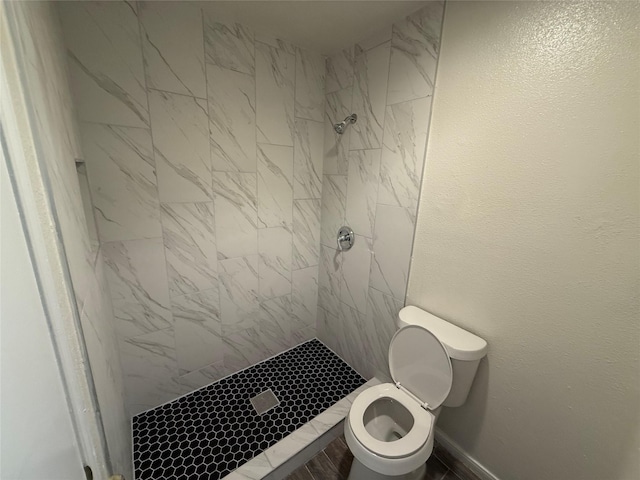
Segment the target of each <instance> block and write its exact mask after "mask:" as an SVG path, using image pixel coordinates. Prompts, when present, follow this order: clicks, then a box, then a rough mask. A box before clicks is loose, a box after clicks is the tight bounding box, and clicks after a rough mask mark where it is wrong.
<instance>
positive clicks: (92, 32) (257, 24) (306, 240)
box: [8, 1, 444, 480]
mask: <svg viewBox="0 0 640 480" xmlns="http://www.w3.org/2000/svg"><path fill="white" fill-rule="evenodd" d="M304 3H308V4H309V5H308V6H307V8H308V9H309V11H308V12H309V13H308V15H309V16H313V15H315V14H317V13H318V12H317V11H316V10H315V9H316V8H322V9H324V10H322V11H323V12H324V13H325V15H324V17H323V18H328V16H329V15H328V13H331V14H332V15H336V16H339V15H341V9H342V8H347V10H346V11H347V12H351V13H350V15H351V16H352V17H353V18H355V17H356V16H357V15H355V14H354V12H356V13H357V12H362V8H364V7H365V6H366V5H365V4H364V3H363V2H353V3H360V4H361V5H360V7H357V6H353V5H351V6H350V5H349V2H342V3H340V4H338V3H337V2H304ZM321 3H323V4H324V6H323V7H320V6H319V5H318V4H321ZM365 3H369V2H365ZM370 3H371V4H374V3H376V4H378V6H377V7H375V8H373V6H372V5H369V6H368V8H369V10H371V11H372V12H374V13H375V12H378V17H379V18H378V20H377V23H375V22H374V23H375V24H374V23H372V24H371V25H369V26H362V25H361V26H360V29H359V30H358V29H354V31H355V32H361V33H362V38H359V37H358V38H356V37H353V35H355V34H353V33H352V37H350V38H349V39H348V40H346V42H347V43H345V44H344V45H340V46H339V48H336V46H335V45H333V46H331V47H327V46H326V43H317V44H316V43H314V42H313V41H309V40H308V39H305V38H303V36H301V37H300V38H298V37H296V34H295V29H286V28H284V27H281V25H282V22H279V21H276V19H275V18H274V16H275V15H280V16H283V17H284V16H286V15H287V14H288V10H287V9H289V8H291V7H290V6H288V2H265V4H268V5H269V8H267V7H265V5H263V4H262V2H130V1H114V2H92V1H87V2H56V3H55V4H53V3H50V4H47V3H34V4H31V5H29V4H25V5H19V4H14V5H13V6H11V8H10V9H8V18H9V23H11V24H12V25H13V28H12V35H13V36H14V42H15V43H16V44H18V43H21V44H22V45H23V46H22V47H21V48H23V49H24V50H23V51H21V52H20V56H21V61H22V68H23V69H24V72H23V73H24V79H25V82H26V83H27V85H25V90H27V95H26V96H27V97H28V98H29V101H30V103H31V107H32V111H33V112H34V122H33V123H34V125H35V128H36V129H38V128H39V129H40V135H39V138H40V140H41V141H42V142H43V149H42V153H43V155H42V159H41V162H42V165H43V168H44V170H46V171H45V173H44V174H45V175H46V176H47V178H48V179H49V182H48V185H47V188H48V189H49V191H50V194H51V196H52V209H53V211H54V212H55V215H54V217H56V218H57V222H58V226H57V228H58V231H59V234H60V237H61V239H62V247H61V250H62V251H64V252H66V256H65V257H64V262H63V263H65V265H66V267H65V268H67V272H68V277H69V279H68V280H69V285H70V288H71V291H72V297H73V299H72V300H73V302H72V303H73V308H74V309H75V312H76V313H75V316H76V318H77V322H78V331H81V332H82V335H83V339H84V340H83V341H84V345H85V347H84V348H85V350H86V351H85V355H86V357H87V358H88V362H89V364H90V371H89V372H88V378H89V380H88V382H89V384H90V385H91V387H92V389H93V390H92V391H93V398H94V403H95V405H94V406H95V409H96V412H97V418H99V419H100V422H99V427H100V429H101V438H103V440H104V442H103V443H104V448H105V451H106V452H107V453H106V455H107V457H108V462H107V464H106V465H105V469H108V470H110V471H111V472H110V473H122V474H124V475H125V477H126V478H128V479H129V478H136V479H138V480H143V479H151V478H153V479H154V480H160V479H161V478H167V479H168V478H175V477H176V476H179V475H180V474H184V472H187V473H189V472H192V470H190V469H193V475H195V474H196V473H197V472H200V470H197V469H198V468H201V469H202V472H204V471H206V472H209V473H208V475H211V476H210V477H206V478H216V479H218V478H224V477H225V476H226V475H227V474H229V473H230V472H232V471H233V470H235V469H236V468H237V467H238V466H241V465H243V464H245V463H246V462H251V461H253V462H254V463H255V462H256V461H257V460H256V459H262V460H263V461H264V462H266V464H269V467H270V468H271V470H269V468H268V467H265V468H266V470H264V472H266V473H264V475H267V473H268V472H267V470H269V472H271V471H273V470H275V468H276V467H277V465H276V462H275V461H273V457H270V456H269V452H270V451H271V450H270V449H272V448H276V446H277V445H278V444H282V442H286V441H287V438H289V437H288V436H290V435H294V434H295V432H298V431H302V432H304V429H305V428H311V427H307V426H308V425H310V422H312V420H314V419H315V418H316V417H318V418H319V416H320V415H322V414H323V412H325V414H326V415H329V414H328V413H326V412H333V413H332V414H333V415H334V417H335V418H333V420H332V421H331V422H328V423H325V426H326V425H328V426H327V428H326V429H325V431H326V430H328V429H329V427H330V426H333V425H336V424H337V423H338V422H339V421H340V419H341V418H343V417H344V415H345V413H346V411H348V401H347V403H346V404H345V403H342V404H341V403H340V402H341V401H342V400H343V399H345V398H349V395H352V394H353V392H354V391H356V389H358V388H360V387H361V386H362V385H363V384H364V383H365V382H366V381H367V380H369V379H372V378H373V377H379V378H383V377H385V376H387V375H388V372H387V361H386V356H387V347H388V343H389V340H390V338H391V336H392V335H393V333H394V328H395V327H394V319H395V316H396V314H397V312H398V311H399V309H400V308H401V307H402V306H403V305H404V302H405V292H406V286H407V279H408V272H409V264H410V257H411V249H412V242H413V234H414V227H415V219H416V211H417V204H418V192H419V189H420V184H421V181H422V171H423V165H424V156H425V150H426V141H427V131H428V127H429V119H430V109H431V99H432V95H433V91H434V81H435V73H436V65H437V59H438V52H439V41H440V30H441V25H442V18H443V13H444V3H443V2H439V1H430V2H370ZM300 8H302V7H300ZM357 8H360V9H361V10H357ZM252 9H253V11H252ZM329 9H334V11H333V12H330V11H329ZM354 9H356V10H354ZM376 9H377V10H376ZM353 21H355V20H353ZM278 25H280V27H278ZM278 28H284V30H283V31H278ZM345 38H348V37H345ZM298 41H299V42H300V43H297V42H298ZM25 45H26V46H25ZM29 45H32V47H29ZM340 119H344V120H342V121H341V120H340ZM336 122H338V123H336ZM53 126H56V128H55V129H54V128H53ZM344 225H348V226H349V228H348V229H347V230H345V231H346V233H344V232H345V231H341V227H343V226H344ZM339 231H340V232H341V233H340V235H342V237H341V238H338V236H339ZM347 234H348V237H349V238H348V240H349V243H350V247H351V248H349V249H346V248H342V246H341V245H342V243H343V241H346V237H344V235H347ZM341 240H342V241H341ZM301 365H302V366H303V367H304V368H301V367H300V366H301ZM305 382H306V383H305ZM309 382H311V383H309ZM314 382H315V383H314ZM225 388H226V390H225ZM296 390H301V391H300V392H298V393H295V391H296ZM268 392H271V396H269V393H268ZM262 394H265V396H261V395H262ZM259 396H260V398H258V399H255V398H254V397H256V398H257V397H259ZM272 397H273V398H272ZM233 398H235V399H236V400H237V401H236V403H234V401H232V400H233ZM238 399H244V400H242V401H243V402H245V400H246V402H245V403H242V402H240V400H238ZM252 400H254V402H253V403H251V401H252ZM261 400H263V401H265V402H266V403H265V405H266V406H265V407H264V408H265V409H263V410H260V408H259V403H260V401H261ZM238 402H240V403H238ZM269 402H271V403H269ZM241 403H242V404H241ZM234 405H235V406H234ZM257 405H258V410H257V411H256V410H255V407H256V406H257ZM301 405H305V406H306V407H305V408H302V407H301ZM335 405H341V407H340V408H339V409H338V410H331V408H332V407H334V406H335ZM345 405H346V411H345ZM245 408H246V409H245ZM251 408H254V410H251ZM278 409H279V410H278ZM287 409H289V410H287ZM185 411H188V412H189V414H188V415H186V416H187V417H189V421H194V422H195V421H197V422H199V423H198V425H203V424H204V425H207V426H208V427H209V428H208V429H207V428H204V427H203V428H204V429H205V430H207V431H210V430H215V429H216V428H217V427H216V425H218V423H216V422H222V423H220V425H222V424H224V422H226V421H228V420H229V419H232V418H234V417H239V416H245V417H247V418H248V417H251V418H252V419H253V420H251V418H250V419H249V420H247V422H249V421H253V422H255V428H256V429H258V430H259V432H258V433H256V432H255V431H253V433H251V432H252V430H251V429H252V428H253V427H252V425H253V424H249V423H245V424H244V426H243V425H241V424H239V426H238V428H237V429H235V430H233V429H231V430H229V429H226V430H225V429H222V428H221V429H220V431H223V430H224V432H223V433H224V434H225V435H226V437H225V436H224V435H223V436H222V437H219V438H216V439H214V440H215V442H218V443H215V445H214V444H213V443H210V444H207V445H209V446H208V447H202V446H194V445H192V443H193V441H194V440H196V439H198V438H199V437H198V436H199V435H200V434H201V433H202V432H201V430H198V429H197V428H195V427H194V428H190V427H189V425H187V424H181V425H178V424H177V423H176V422H178V420H179V418H182V419H183V420H184V418H185ZM198 412H199V413H198ZM269 412H271V413H269ZM274 412H275V413H274ZM276 413H277V415H276ZM281 414H282V415H281ZM194 415H195V416H196V417H197V418H196V417H194ZM269 415H272V417H273V418H271V417H269ZM252 416H255V418H253V417H252ZM131 419H133V423H132V425H133V437H132V431H131V427H130V421H131ZM225 419H226V420H225ZM291 419H293V420H291ZM163 422H164V423H163ZM231 423H233V421H231ZM240 423H241V422H240ZM169 424H171V425H173V426H169ZM283 425H284V426H285V428H281V427H283ZM316 426H317V425H316ZM172 428H173V430H172ZM312 430H313V429H312ZM321 430H322V429H320V428H315V430H313V431H314V432H315V434H316V435H315V437H314V438H317V437H320V436H321V435H322V433H324V432H323V431H321ZM225 432H226V433H225ZM228 432H231V433H228ZM239 432H244V433H239ZM202 435H204V434H202ZM239 435H241V436H242V438H238V436H239ZM132 438H133V443H134V445H133V449H131V441H132ZM207 438H208V437H207ZM299 438H300V437H298V439H299ZM210 440H211V439H210ZM214 440H211V441H212V442H213V441H214ZM309 442H311V440H309ZM185 445H187V446H188V448H187V446H185ZM234 445H235V446H234ZM156 447H157V448H156ZM214 447H215V448H214ZM196 448H199V449H202V448H205V449H206V448H208V449H209V451H208V453H203V452H202V451H201V450H200V451H198V452H199V453H202V455H196V454H194V453H193V452H194V451H195V450H194V449H196ZM132 451H133V459H132V457H131V452H132ZM171 452H173V453H171ZM180 452H182V453H180ZM189 452H191V453H189ZM265 452H266V453H265ZM289 453H291V455H292V454H294V453H296V451H295V450H294V451H292V452H289ZM169 457H171V458H175V457H179V458H180V460H179V461H176V464H175V465H173V464H171V465H165V464H164V463H163V461H164V460H166V458H169ZM189 458H191V459H193V458H201V459H206V460H201V461H200V463H199V464H197V465H196V464H192V465H191V466H189V463H188V462H189V460H188V459H189ZM287 458H288V457H287ZM282 461H283V460H281V461H280V463H282ZM158 463H159V464H162V468H160V467H158ZM202 465H204V466H202ZM247 465H248V463H247ZM177 466H180V468H182V469H183V470H176V468H177ZM156 467H157V468H156ZM169 467H171V468H173V470H171V469H170V468H169ZM180 472H182V473H180ZM202 472H201V473H202ZM203 478H204V477H203ZM260 478H262V477H260Z"/></svg>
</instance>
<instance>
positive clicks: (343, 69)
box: [325, 47, 353, 93]
mask: <svg viewBox="0 0 640 480" xmlns="http://www.w3.org/2000/svg"><path fill="white" fill-rule="evenodd" d="M351 85H353V47H351V48H347V49H345V50H342V51H341V52H338V53H336V54H334V55H331V56H330V57H327V60H326V79H325V91H326V93H331V92H335V91H337V90H342V89H343V88H346V87H350V86H351Z"/></svg>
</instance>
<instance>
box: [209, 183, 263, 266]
mask: <svg viewBox="0 0 640 480" xmlns="http://www.w3.org/2000/svg"><path fill="white" fill-rule="evenodd" d="M212 178H213V196H214V208H215V222H216V239H217V247H218V258H223V259H224V258H235V257H242V256H246V255H255V254H257V253H258V206H257V197H256V194H257V182H256V174H255V173H232V172H228V173H224V172H213V175H212Z"/></svg>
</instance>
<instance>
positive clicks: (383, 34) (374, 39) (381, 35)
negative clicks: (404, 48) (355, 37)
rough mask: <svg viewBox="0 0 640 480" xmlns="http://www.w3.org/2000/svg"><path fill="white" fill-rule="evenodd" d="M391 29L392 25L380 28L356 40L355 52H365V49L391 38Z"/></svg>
mask: <svg viewBox="0 0 640 480" xmlns="http://www.w3.org/2000/svg"><path fill="white" fill-rule="evenodd" d="M391 29H392V26H391V25H389V26H388V27H385V28H382V29H380V30H379V31H377V32H375V33H373V34H372V35H369V36H368V37H366V38H364V39H362V40H360V41H358V42H357V43H356V45H355V50H356V52H365V51H367V50H371V49H372V48H374V47H377V46H378V45H381V44H383V43H385V42H388V41H389V40H391Z"/></svg>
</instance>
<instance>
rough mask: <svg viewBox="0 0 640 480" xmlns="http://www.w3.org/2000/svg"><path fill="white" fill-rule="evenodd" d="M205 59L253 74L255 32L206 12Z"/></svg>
mask: <svg viewBox="0 0 640 480" xmlns="http://www.w3.org/2000/svg"><path fill="white" fill-rule="evenodd" d="M204 42H205V61H206V62H207V63H210V64H213V65H217V66H219V67H222V68H226V69H228V70H234V71H236V72H241V73H249V74H253V73H254V71H255V53H254V39H253V32H252V31H251V30H249V29H248V28H246V27H244V26H243V25H240V24H238V23H234V22H220V21H217V19H216V18H214V15H213V14H206V13H205V22H204Z"/></svg>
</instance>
